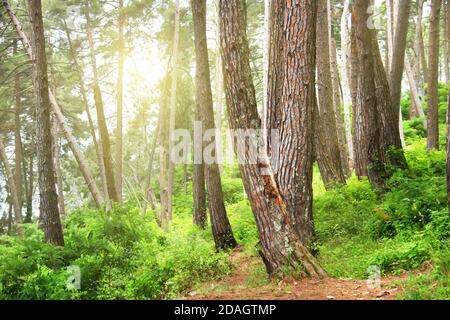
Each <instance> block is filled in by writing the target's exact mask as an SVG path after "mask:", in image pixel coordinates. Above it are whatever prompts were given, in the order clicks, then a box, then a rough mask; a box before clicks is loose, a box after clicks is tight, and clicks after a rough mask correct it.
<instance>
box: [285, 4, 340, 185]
mask: <svg viewBox="0 0 450 320" xmlns="http://www.w3.org/2000/svg"><path fill="white" fill-rule="evenodd" d="M317 6H318V14H317V32H316V35H317V48H320V50H316V52H317V71H318V75H317V87H318V98H319V99H318V102H319V103H318V108H317V109H316V111H317V112H316V114H315V117H314V118H315V120H314V123H315V134H316V138H315V141H316V144H315V146H314V150H315V152H316V157H317V162H318V164H319V169H320V173H321V175H322V180H323V181H324V184H325V185H326V186H327V187H329V186H332V185H334V184H343V183H345V173H344V170H343V168H342V163H341V149H340V145H339V141H338V132H337V127H336V114H335V111H334V104H333V83H332V77H331V64H330V44H329V39H330V37H329V32H330V31H329V30H328V27H329V24H328V10H327V0H318V1H317ZM277 45H279V44H277Z"/></svg>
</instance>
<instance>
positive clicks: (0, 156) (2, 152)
mask: <svg viewBox="0 0 450 320" xmlns="http://www.w3.org/2000/svg"><path fill="white" fill-rule="evenodd" d="M0 161H1V162H2V163H3V167H4V169H5V177H6V182H7V186H8V189H9V193H10V195H11V203H12V206H13V207H14V219H15V222H16V225H17V232H18V234H19V235H22V234H23V230H22V228H21V226H20V224H22V209H21V206H20V201H19V196H18V193H17V186H16V181H15V177H14V174H13V172H12V169H11V166H10V165H9V162H8V157H7V156H6V147H5V144H4V143H3V139H2V138H1V137H0Z"/></svg>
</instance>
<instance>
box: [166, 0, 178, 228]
mask: <svg viewBox="0 0 450 320" xmlns="http://www.w3.org/2000/svg"><path fill="white" fill-rule="evenodd" d="M174 26H175V30H174V36H173V53H172V59H173V68H172V79H171V80H172V84H171V89H170V102H169V110H170V113H169V174H168V177H167V211H166V217H165V221H166V223H167V224H169V223H170V222H171V221H172V196H173V184H174V177H175V163H174V162H173V161H172V159H171V157H172V151H173V149H174V142H175V141H174V137H173V134H174V132H175V128H176V123H175V122H176V112H177V83H178V45H179V38H180V1H179V0H176V1H175V25H174Z"/></svg>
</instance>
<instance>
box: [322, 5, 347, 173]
mask: <svg viewBox="0 0 450 320" xmlns="http://www.w3.org/2000/svg"><path fill="white" fill-rule="evenodd" d="M327 16H328V38H329V44H330V46H329V47H330V55H329V56H330V71H331V81H332V87H333V106H334V107H333V109H334V113H335V118H336V130H337V138H338V144H339V147H340V155H341V166H342V170H343V172H344V174H345V176H346V177H347V176H349V174H350V166H349V156H348V146H347V142H346V140H345V131H344V129H343V127H342V124H343V121H342V113H341V91H340V87H339V68H338V65H337V54H336V41H335V40H334V36H333V24H332V19H333V18H332V7H331V1H330V0H327Z"/></svg>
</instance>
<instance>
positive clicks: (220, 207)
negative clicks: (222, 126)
mask: <svg viewBox="0 0 450 320" xmlns="http://www.w3.org/2000/svg"><path fill="white" fill-rule="evenodd" d="M191 7H192V14H193V20H194V35H195V58H196V87H197V90H196V99H197V108H198V109H200V110H201V111H200V114H201V115H202V123H203V124H204V127H205V130H211V129H215V128H214V127H215V123H214V109H213V99H212V92H211V75H210V72H209V58H208V46H207V38H206V0H191ZM210 143H211V144H212V143H213V144H214V146H215V147H216V146H217V145H216V142H215V138H214V137H213V141H205V142H204V146H203V147H207V145H208V144H210ZM200 147H201V146H200ZM202 150H203V148H202ZM216 155H217V150H215V152H214V154H211V155H210V156H211V157H212V158H213V159H209V160H211V161H209V160H206V159H203V161H206V162H205V164H204V169H205V180H206V190H207V192H208V206H209V213H210V220H211V228H212V233H213V236H214V242H215V244H216V247H217V248H218V249H228V248H234V247H236V246H237V242H236V240H235V239H234V236H233V232H232V230H231V225H230V222H229V221H228V217H227V212H226V210H225V204H224V200H223V191H222V182H221V179H220V172H219V165H218V163H217V156H216Z"/></svg>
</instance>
